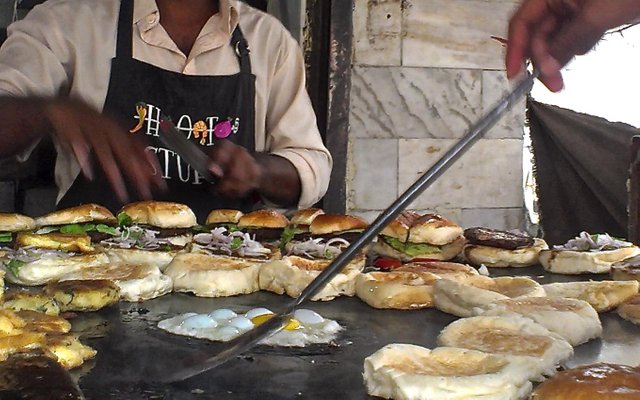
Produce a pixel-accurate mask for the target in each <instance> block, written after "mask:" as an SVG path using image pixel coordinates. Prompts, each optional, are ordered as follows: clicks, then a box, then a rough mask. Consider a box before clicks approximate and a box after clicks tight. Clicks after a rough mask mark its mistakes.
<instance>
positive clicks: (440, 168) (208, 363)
mask: <svg viewBox="0 0 640 400" xmlns="http://www.w3.org/2000/svg"><path fill="white" fill-rule="evenodd" d="M536 77H537V73H535V72H534V73H533V74H531V73H527V76H526V77H525V78H524V79H523V80H522V81H521V82H520V83H518V84H517V85H516V86H515V87H514V89H513V90H512V91H511V92H509V93H508V94H507V95H506V96H505V97H503V98H502V99H501V100H500V101H499V102H498V103H497V104H496V105H495V106H494V107H493V108H492V109H491V110H490V111H489V112H488V113H487V114H486V115H485V116H484V117H483V118H482V119H480V120H479V121H478V122H477V123H476V124H474V125H473V126H471V127H470V128H469V130H468V131H467V133H466V134H465V136H464V137H463V138H462V139H460V141H459V142H458V143H457V144H456V145H455V146H453V147H452V148H451V149H450V150H449V151H448V152H447V153H446V154H445V155H444V156H442V158H441V159H440V160H439V161H438V162H437V163H435V164H434V165H433V166H432V167H431V168H430V169H429V170H428V171H427V172H425V173H424V175H422V177H420V178H419V179H418V180H417V181H416V182H415V183H414V184H413V185H412V186H411V187H410V188H409V189H407V191H406V192H404V193H403V194H402V195H401V196H400V197H399V198H398V199H397V200H396V201H395V202H394V203H393V204H391V206H389V208H387V209H386V210H385V211H384V212H383V213H382V214H380V216H378V218H376V220H375V221H374V222H373V223H372V224H371V225H369V227H368V228H367V229H366V230H365V231H364V232H363V233H362V235H361V236H360V237H359V238H358V239H357V240H356V241H354V242H353V243H351V245H350V246H349V247H347V248H346V249H345V250H344V251H343V252H342V253H341V254H340V255H339V256H338V257H337V258H336V259H335V260H334V261H333V262H332V263H331V264H330V265H329V266H328V267H327V268H326V269H325V270H324V271H322V272H321V273H320V275H318V276H317V277H316V278H315V279H314V280H313V281H312V282H311V283H310V284H309V285H308V286H307V287H306V288H305V289H304V290H303V291H302V293H301V294H300V296H298V297H297V298H296V299H293V300H292V301H291V302H289V303H288V304H287V305H286V306H285V307H284V309H283V310H282V311H281V312H280V313H279V314H276V315H275V316H274V317H273V318H272V319H270V320H268V321H267V322H266V323H264V324H262V325H260V326H258V327H256V328H254V329H252V330H250V331H248V332H246V333H244V334H243V335H240V336H238V337H237V338H235V339H233V340H231V341H229V342H227V344H226V346H225V349H224V350H222V351H221V352H219V353H218V354H216V355H215V356H213V357H208V358H205V359H202V360H199V361H196V362H194V363H193V365H191V366H188V367H186V368H183V369H182V370H180V371H178V372H176V373H173V374H169V375H166V376H165V377H164V378H163V379H162V380H163V381H164V382H166V383H170V382H177V381H182V380H185V379H188V378H190V377H193V376H195V375H199V374H201V373H203V372H205V371H208V370H210V369H212V368H215V367H217V366H220V365H222V364H224V363H225V362H227V361H229V360H231V359H233V358H235V357H237V356H238V355H240V354H242V353H244V352H245V351H247V350H249V349H250V348H252V347H253V346H255V345H256V344H258V343H259V342H260V341H261V340H262V339H264V338H267V337H269V336H271V335H273V334H275V333H276V332H278V331H280V330H282V329H283V328H284V326H285V325H286V324H287V321H288V320H289V319H290V318H291V316H292V314H293V311H295V310H296V309H297V308H298V307H299V306H300V305H301V304H303V303H304V302H305V301H307V300H309V299H310V298H311V297H312V296H313V295H315V294H316V293H318V291H320V290H321V289H322V288H323V287H324V286H325V285H326V283H327V282H329V281H330V280H331V279H332V278H333V277H334V276H335V275H336V274H338V273H339V272H340V271H342V269H343V268H344V267H345V266H346V265H347V264H348V263H349V262H350V261H351V260H352V259H353V258H354V257H355V256H356V255H357V254H358V253H359V252H360V251H361V250H362V249H363V248H364V247H365V246H366V245H367V244H368V243H370V242H371V241H372V240H373V238H375V237H376V235H377V234H378V233H380V231H381V230H382V229H383V228H384V227H385V226H386V225H387V224H389V222H391V221H392V220H393V219H394V218H395V217H396V216H397V215H398V214H400V212H402V210H404V209H405V208H406V207H407V206H408V205H409V204H411V202H413V201H414V200H415V199H416V198H417V197H418V196H419V195H420V194H421V193H422V192H423V191H424V190H425V189H426V188H428V187H429V185H431V184H432V183H433V182H434V181H435V180H436V179H438V177H440V176H441V175H442V174H443V173H444V172H445V171H446V170H447V168H449V167H450V166H451V165H452V164H453V163H454V162H455V161H456V160H457V159H458V158H460V156H462V155H463V154H464V153H465V152H466V151H467V150H468V149H469V148H470V147H471V145H472V144H473V143H474V142H475V141H476V140H477V139H479V138H480V137H481V136H482V135H483V134H484V133H485V132H487V131H488V130H489V129H490V128H491V127H492V126H493V125H494V124H495V123H496V122H497V121H498V120H499V119H500V117H501V116H502V115H503V114H504V113H505V112H506V111H507V110H508V109H509V108H510V107H511V106H512V105H513V104H514V103H515V102H516V101H518V100H519V99H520V98H521V97H522V96H524V95H525V94H526V93H528V92H529V91H530V90H531V88H532V86H533V82H534V80H535V78H536Z"/></svg>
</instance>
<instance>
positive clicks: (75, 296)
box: [44, 279, 120, 311]
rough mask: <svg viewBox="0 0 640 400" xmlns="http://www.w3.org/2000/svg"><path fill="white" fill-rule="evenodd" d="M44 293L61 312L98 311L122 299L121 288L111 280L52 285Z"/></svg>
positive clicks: (79, 281)
mask: <svg viewBox="0 0 640 400" xmlns="http://www.w3.org/2000/svg"><path fill="white" fill-rule="evenodd" d="M44 292H45V293H46V294H47V295H49V296H51V297H53V299H54V300H55V301H56V302H57V303H58V305H59V306H60V310H61V311H97V310H100V309H101V308H104V307H107V306H110V305H112V304H115V303H117V302H118V300H119V299H120V288H119V287H118V285H116V284H115V283H113V282H112V281H110V280H106V279H101V280H86V281H83V280H77V281H64V282H56V283H51V284H49V285H47V286H45V288H44Z"/></svg>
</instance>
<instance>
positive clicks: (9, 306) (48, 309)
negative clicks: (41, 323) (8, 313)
mask: <svg viewBox="0 0 640 400" xmlns="http://www.w3.org/2000/svg"><path fill="white" fill-rule="evenodd" d="M2 308H4V309H6V310H12V311H16V312H17V311H21V310H31V311H37V312H42V313H45V314H47V315H58V314H60V306H59V305H58V303H57V302H56V301H55V300H54V299H53V298H52V297H51V296H48V295H47V294H45V293H44V292H41V291H38V292H36V291H33V292H28V291H22V290H12V291H9V292H6V293H5V295H4V304H2Z"/></svg>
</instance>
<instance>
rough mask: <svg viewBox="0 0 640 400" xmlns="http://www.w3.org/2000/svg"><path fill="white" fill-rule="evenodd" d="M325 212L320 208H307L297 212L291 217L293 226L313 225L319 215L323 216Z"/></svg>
mask: <svg viewBox="0 0 640 400" xmlns="http://www.w3.org/2000/svg"><path fill="white" fill-rule="evenodd" d="M323 214H324V211H323V210H322V209H320V208H305V209H303V210H298V211H296V213H295V214H293V216H292V217H291V224H292V225H311V223H312V222H313V220H314V219H315V218H316V217H317V216H318V215H323Z"/></svg>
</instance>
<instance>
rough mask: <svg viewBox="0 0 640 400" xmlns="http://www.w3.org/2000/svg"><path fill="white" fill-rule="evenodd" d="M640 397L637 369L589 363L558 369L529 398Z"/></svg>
mask: <svg viewBox="0 0 640 400" xmlns="http://www.w3.org/2000/svg"><path fill="white" fill-rule="evenodd" d="M637 398H640V368H637V367H636V368H632V367H628V366H626V365H616V364H592V365H585V366H581V367H578V368H573V369H569V370H566V371H562V372H559V373H558V374H556V375H555V376H554V377H553V378H551V379H548V380H547V381H546V382H543V383H542V384H541V385H540V386H538V388H537V389H536V390H535V391H534V392H533V394H532V396H531V400H630V399H637Z"/></svg>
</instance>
